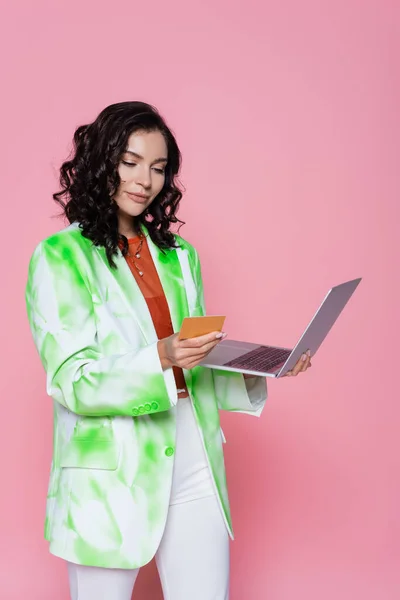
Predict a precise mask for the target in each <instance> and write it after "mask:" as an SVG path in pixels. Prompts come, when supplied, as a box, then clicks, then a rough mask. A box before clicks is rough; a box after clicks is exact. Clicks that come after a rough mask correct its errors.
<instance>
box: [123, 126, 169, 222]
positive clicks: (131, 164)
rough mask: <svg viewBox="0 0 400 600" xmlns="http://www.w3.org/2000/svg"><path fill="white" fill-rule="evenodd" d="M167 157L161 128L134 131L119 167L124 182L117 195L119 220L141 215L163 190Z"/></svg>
mask: <svg viewBox="0 0 400 600" xmlns="http://www.w3.org/2000/svg"><path fill="white" fill-rule="evenodd" d="M167 160H168V153H167V144H166V143H165V139H164V136H163V135H162V134H161V133H160V132H159V131H149V132H148V131H136V132H135V133H132V134H131V136H130V137H129V140H128V145H127V148H126V151H125V153H124V154H123V155H122V158H121V162H120V164H119V166H118V174H119V176H120V179H121V183H120V186H119V188H118V190H117V193H116V194H115V196H114V200H115V202H116V203H117V204H118V207H119V217H120V221H121V220H122V221H126V220H130V221H132V217H133V218H134V217H138V216H139V215H140V214H142V213H143V212H144V211H145V210H146V208H148V206H150V204H151V203H152V202H153V200H154V198H155V197H156V196H157V195H158V194H159V193H160V192H161V190H162V188H163V186H164V181H165V167H166V163H167Z"/></svg>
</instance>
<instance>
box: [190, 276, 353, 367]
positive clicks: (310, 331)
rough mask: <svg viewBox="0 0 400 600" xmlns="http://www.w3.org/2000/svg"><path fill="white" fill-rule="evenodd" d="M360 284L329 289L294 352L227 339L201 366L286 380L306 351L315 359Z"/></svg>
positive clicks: (343, 284) (288, 349) (345, 284)
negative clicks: (288, 373)
mask: <svg viewBox="0 0 400 600" xmlns="http://www.w3.org/2000/svg"><path fill="white" fill-rule="evenodd" d="M360 281H361V277H360V278H358V279H352V280H351V281H347V282H345V283H341V284H340V285H337V286H335V287H333V288H331V289H330V290H329V292H328V293H327V294H326V296H325V298H324V300H323V302H322V304H321V305H320V307H319V308H318V310H317V312H316V313H315V315H314V316H313V318H312V319H311V321H310V323H309V324H308V325H307V327H306V329H305V331H304V333H303V334H302V335H301V337H300V339H299V341H298V342H297V344H296V345H295V347H294V348H293V349H290V348H280V347H278V346H265V345H261V344H253V343H250V342H240V341H236V340H223V341H222V342H220V343H219V344H218V346H216V347H215V348H214V350H212V351H211V352H210V354H208V356H206V357H205V359H204V360H203V361H202V362H201V363H200V364H201V365H202V366H203V367H209V368H210V369H219V370H222V371H236V372H239V373H247V374H249V375H259V376H263V377H283V376H284V375H285V373H287V371H290V370H291V369H292V368H293V367H294V366H295V364H296V363H297V361H298V360H299V358H300V357H301V355H302V354H303V353H304V352H306V351H307V350H310V352H311V356H314V354H315V353H316V352H317V350H318V348H319V347H320V345H321V344H322V342H323V341H324V339H325V338H326V336H327V335H328V333H329V331H330V330H331V328H332V327H333V325H334V323H335V321H336V320H337V318H338V317H339V315H340V313H341V312H342V310H343V309H344V307H345V306H346V304H347V302H348V301H349V300H350V298H351V296H352V295H353V293H354V291H355V289H356V288H357V286H358V285H359V283H360Z"/></svg>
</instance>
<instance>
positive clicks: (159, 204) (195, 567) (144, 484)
mask: <svg viewBox="0 0 400 600" xmlns="http://www.w3.org/2000/svg"><path fill="white" fill-rule="evenodd" d="M180 161H181V156H180V152H179V149H178V146H177V143H176V141H175V138H174V136H173V134H172V133H171V131H170V129H169V128H168V127H167V125H166V124H165V122H164V120H163V119H162V117H161V116H160V115H159V113H158V112H157V111H156V110H155V109H154V108H153V107H151V106H149V105H147V104H145V103H142V102H124V103H120V104H114V105H112V106H109V107H107V108H106V109H105V110H103V111H102V112H101V114H100V115H99V116H98V117H97V119H96V120H95V121H94V122H93V123H91V124H90V125H84V126H82V127H79V128H78V129H77V131H76V132H75V136H74V152H73V156H72V158H71V160H69V161H67V162H65V163H64V164H63V165H62V167H61V177H60V183H61V191H59V192H58V193H56V194H54V199H55V200H56V201H57V202H58V203H60V204H61V205H62V207H63V209H64V212H65V215H66V217H67V219H68V221H69V223H70V225H69V226H68V227H67V228H65V229H63V230H62V231H60V232H58V233H56V234H55V235H52V236H51V237H49V238H48V239H46V240H44V241H42V242H41V243H40V244H39V245H38V247H37V248H36V250H35V252H34V254H33V257H32V259H31V263H30V267H29V278H28V285H27V290H26V299H27V310H28V316H29V322H30V326H31V330H32V334H33V337H34V340H35V344H36V346H37V348H38V351H39V354H40V357H41V360H42V362H43V365H44V368H45V370H46V374H47V392H48V394H49V395H50V396H51V397H52V398H53V400H54V448H53V451H54V452H53V461H52V469H51V476H50V484H49V491H48V499H47V513H46V526H45V537H46V539H47V540H49V542H50V552H52V553H53V554H55V555H56V556H59V557H61V558H63V559H65V560H66V561H67V563H68V572H69V581H70V588H71V597H72V599H74V600H76V599H78V598H79V600H94V599H95V598H96V599H100V598H101V599H107V600H108V599H109V600H128V599H130V597H131V593H132V589H133V587H134V583H135V580H136V577H137V574H138V570H139V568H140V567H141V566H142V565H145V564H146V563H148V562H149V561H150V560H151V559H152V558H153V556H154V555H155V556H156V561H157V566H158V570H159V573H160V578H161V582H162V586H163V591H164V597H165V598H167V599H169V600H180V599H182V600H183V599H184V600H188V599H190V600H196V599H201V600H208V599H210V600H211V599H225V598H228V580H229V538H228V535H229V534H230V535H232V527H231V518H230V513H229V504H228V496H227V489H226V482H225V469H224V460H223V451H222V432H221V429H220V425H219V414H218V409H226V410H231V411H240V412H247V413H249V414H253V415H260V413H261V411H262V409H263V406H264V403H265V400H266V395H267V394H266V384H265V379H264V378H261V377H252V378H247V379H245V377H243V376H242V375H240V374H237V373H226V372H220V371H218V372H217V371H213V370H210V369H206V368H203V367H200V366H198V364H199V363H200V362H201V360H202V359H203V358H204V357H205V356H206V355H207V354H208V353H209V352H210V351H211V350H212V349H213V348H214V347H215V346H216V345H217V344H218V343H219V342H220V341H221V339H223V337H224V336H225V334H222V333H218V332H214V333H211V334H209V335H205V336H202V337H199V338H195V339H191V340H178V337H177V333H175V332H178V331H179V328H180V326H181V323H182V320H183V319H184V317H186V316H199V315H203V314H205V308H204V301H203V285H202V280H201V271H200V264H199V258H198V255H197V252H196V250H195V249H194V248H193V247H192V246H191V245H190V244H189V243H188V242H186V241H185V240H183V239H182V238H181V237H180V236H178V235H174V234H173V233H171V231H170V226H171V225H172V224H174V223H177V222H178V221H179V220H178V219H177V217H176V212H177V209H178V205H179V202H180V199H181V196H182V194H181V192H180V190H179V189H178V187H177V184H176V177H177V175H178V172H179V168H180ZM303 358H304V360H303V361H299V363H298V364H297V365H296V367H295V368H294V369H293V372H292V373H291V374H292V375H297V373H298V372H300V371H304V370H306V369H307V368H308V366H309V364H310V358H309V356H304V357H303Z"/></svg>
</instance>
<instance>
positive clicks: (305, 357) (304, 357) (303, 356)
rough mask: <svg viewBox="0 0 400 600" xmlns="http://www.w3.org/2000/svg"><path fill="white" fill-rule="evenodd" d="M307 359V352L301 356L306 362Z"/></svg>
mask: <svg viewBox="0 0 400 600" xmlns="http://www.w3.org/2000/svg"><path fill="white" fill-rule="evenodd" d="M306 359H307V355H306V354H303V355H302V356H301V360H302V361H303V362H304V361H305V360H306Z"/></svg>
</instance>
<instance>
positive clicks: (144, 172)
mask: <svg viewBox="0 0 400 600" xmlns="http://www.w3.org/2000/svg"><path fill="white" fill-rule="evenodd" d="M135 183H137V185H141V186H142V187H143V188H145V189H149V188H151V172H150V169H148V168H147V167H145V166H143V165H142V166H141V167H140V168H138V169H137V171H136V173H135Z"/></svg>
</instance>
